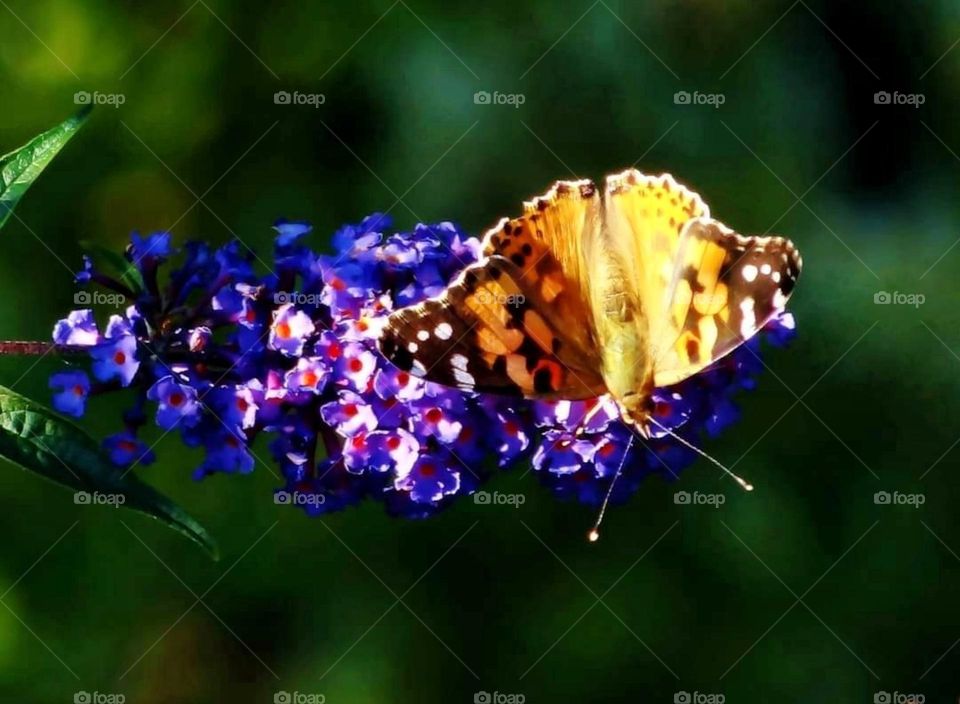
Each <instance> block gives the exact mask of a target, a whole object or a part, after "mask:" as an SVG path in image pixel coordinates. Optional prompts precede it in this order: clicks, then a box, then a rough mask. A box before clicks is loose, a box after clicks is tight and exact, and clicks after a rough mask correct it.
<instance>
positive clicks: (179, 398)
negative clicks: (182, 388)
mask: <svg viewBox="0 0 960 704" xmlns="http://www.w3.org/2000/svg"><path fill="white" fill-rule="evenodd" d="M183 401H184V397H183V394H182V393H180V392H179V391H174V392H173V393H172V394H170V398H169V399H168V402H169V403H170V405H171V406H174V407H176V406H179V405H181V404H182V403H183Z"/></svg>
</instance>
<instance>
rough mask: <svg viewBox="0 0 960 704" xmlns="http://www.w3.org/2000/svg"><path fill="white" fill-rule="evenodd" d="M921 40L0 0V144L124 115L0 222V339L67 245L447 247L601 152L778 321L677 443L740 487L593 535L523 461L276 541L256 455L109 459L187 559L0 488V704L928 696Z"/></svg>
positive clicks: (947, 9) (948, 311)
mask: <svg viewBox="0 0 960 704" xmlns="http://www.w3.org/2000/svg"><path fill="white" fill-rule="evenodd" d="M958 39H960V8H958V7H957V5H956V4H955V3H950V2H924V3H912V2H906V1H905V0H898V1H896V2H889V3H851V2H830V1H828V0H798V1H797V2H794V3H793V4H790V2H789V0H785V1H783V2H781V1H779V0H778V1H777V2H745V1H740V0H737V1H734V2H718V1H713V0H701V1H698V2H692V1H689V2H675V1H674V2H663V1H651V2H644V3H632V2H626V1H624V0H597V1H596V2H593V3H592V4H591V0H583V1H582V2H580V1H578V2H563V3H557V2H550V1H547V0H536V1H534V2H515V1H511V2H503V1H499V0H494V1H491V2H487V3H470V4H464V5H456V4H451V3H446V2H439V1H437V0H398V1H397V2H394V3H393V4H391V2H390V0H382V1H380V0H378V1H376V2H370V1H368V0H354V1H353V2H288V1H286V0H277V1H275V2H271V3H269V4H268V5H264V4H262V3H241V2H239V1H231V0H198V2H195V3H193V4H190V0H187V1H186V2H176V3H161V2H143V3H121V2H108V1H106V0H84V1H83V2H69V1H67V0H62V1H61V0H2V1H0V151H5V150H7V149H12V148H14V147H15V146H19V145H20V144H21V143H23V142H25V141H26V140H27V139H29V138H30V137H32V136H33V135H34V134H36V133H38V132H39V131H41V130H42V129H46V128H47V127H49V126H51V125H53V124H55V123H56V122H58V121H60V120H61V119H63V118H65V117H66V116H67V115H68V114H70V113H71V112H72V111H74V110H75V109H76V106H75V105H74V93H76V92H77V91H89V92H93V91H99V92H100V93H102V94H121V95H123V97H124V104H123V105H122V106H120V107H112V106H110V105H104V106H102V107H100V108H99V109H98V110H97V111H95V113H94V116H93V118H92V120H91V121H90V123H89V124H88V125H87V127H86V128H85V129H84V131H83V132H82V133H81V134H80V135H79V136H78V137H77V138H75V140H74V141H73V142H72V143H71V144H70V146H69V147H68V148H67V150H66V151H65V152H64V153H63V154H62V155H61V156H60V157H58V159H57V161H56V162H55V163H54V164H53V165H52V167H51V168H50V169H49V171H48V172H47V173H46V174H44V176H43V177H42V178H41V179H40V181H39V182H38V183H37V185H36V186H35V187H34V188H33V189H32V190H31V192H30V193H29V194H28V196H27V197H26V199H25V200H24V202H23V203H22V205H21V207H20V209H19V210H18V215H19V216H20V220H21V221H17V220H16V219H14V220H13V221H11V223H10V224H9V226H8V227H7V228H6V229H5V230H4V231H3V233H2V237H0V337H3V338H7V339H46V338H47V336H48V335H49V331H50V328H51V325H52V324H53V322H54V320H55V319H56V318H57V317H59V316H60V315H61V314H62V313H63V312H64V311H66V310H68V309H70V308H71V307H72V297H73V286H72V283H71V275H70V274H69V269H71V268H74V267H76V265H77V264H78V263H79V261H80V255H81V249H80V246H79V244H78V242H79V241H80V240H82V239H88V240H94V241H96V242H98V243H100V244H102V245H106V246H110V247H114V248H120V247H122V246H123V245H124V243H125V241H126V238H127V237H128V234H129V232H130V231H131V230H133V229H141V230H154V229H164V228H168V227H171V226H173V230H174V232H175V234H176V237H177V239H178V240H179V241H182V240H184V239H186V238H188V237H205V238H209V239H211V240H214V241H218V242H219V241H223V240H225V239H227V238H229V237H230V236H232V235H237V236H240V237H241V238H242V239H243V240H244V241H245V242H247V243H248V244H250V245H251V246H252V247H255V248H260V249H262V250H267V249H268V247H269V245H270V239H271V234H272V233H271V230H270V225H271V223H272V222H273V220H274V219H275V218H276V217H279V216H289V217H294V218H306V219H309V220H311V221H312V222H313V223H314V224H315V226H316V229H315V232H316V233H318V234H317V235H316V236H317V237H319V238H323V237H326V236H327V235H326V234H325V233H330V232H332V231H333V230H334V229H335V228H336V227H338V226H339V225H340V224H341V223H343V222H347V221H355V220H358V219H359V218H360V217H362V216H363V215H365V214H366V213H369V212H372V211H374V210H389V211H390V212H391V214H392V215H394V216H395V218H396V221H397V224H398V225H399V226H401V227H408V226H411V225H413V224H414V223H416V222H418V221H420V220H424V221H436V220H445V219H451V220H456V221H458V222H459V223H461V224H462V225H463V226H465V227H466V228H467V229H468V230H470V231H472V232H475V233H480V232H481V231H482V230H483V229H484V228H486V227H487V226H489V225H490V224H492V223H493V222H495V221H496V220H497V219H498V218H499V217H500V216H502V215H505V214H511V213H515V212H516V211H517V208H518V206H519V201H520V200H521V199H523V198H526V197H530V196H533V195H536V194H538V193H540V192H542V191H543V190H545V189H546V187H547V186H548V185H549V184H550V183H551V182H552V181H553V180H555V179H557V178H568V177H571V176H573V175H576V176H579V177H592V178H594V179H600V178H602V176H603V175H604V174H605V173H609V172H612V171H616V170H620V169H621V168H624V167H627V166H630V165H631V164H636V165H637V166H638V167H639V168H641V169H643V170H645V171H648V172H659V171H665V170H668V171H671V172H672V173H674V174H675V175H677V176H678V178H680V179H681V180H682V181H684V182H686V183H687V184H689V185H690V186H692V187H693V188H695V189H696V190H698V191H699V192H700V193H701V194H702V195H703V196H704V198H705V199H706V200H707V202H709V203H710V205H711V208H712V211H713V214H714V215H715V216H716V217H719V218H721V219H722V220H724V221H726V222H727V223H729V224H730V225H732V226H734V227H736V228H737V229H738V230H740V231H741V232H747V233H763V232H766V231H768V230H770V229H771V228H772V229H773V230H774V231H777V232H780V233H785V234H787V235H789V236H790V237H791V238H792V239H793V240H794V241H795V242H796V243H797V244H798V246H799V247H800V249H801V251H802V252H803V255H804V260H805V271H804V275H803V277H802V280H801V282H800V285H799V288H798V290H797V293H796V294H795V296H794V298H793V302H792V308H793V310H794V312H795V313H796V315H797V319H798V321H799V330H800V334H799V337H798V339H797V340H796V342H795V343H794V344H793V345H792V347H790V348H789V349H787V350H770V351H769V352H768V353H767V354H766V356H765V361H766V363H767V364H768V366H769V369H768V371H767V372H766V373H764V374H763V375H762V377H761V378H760V383H759V386H758V388H757V389H756V391H754V392H751V393H749V394H745V395H743V396H741V397H740V405H741V407H742V411H743V415H742V420H741V422H740V423H739V424H738V425H736V426H735V427H734V428H732V429H731V430H730V431H728V432H727V433H726V434H725V435H724V436H723V437H722V438H720V439H717V440H710V441H707V442H705V446H706V449H707V450H709V451H710V452H711V453H713V454H714V455H716V456H717V457H718V458H720V459H721V460H722V461H724V462H725V463H727V464H728V465H736V470H737V471H738V472H740V473H742V474H744V475H746V476H747V477H748V478H749V479H750V480H751V481H752V482H753V483H754V484H755V485H756V487H757V489H756V491H754V492H753V493H752V494H749V495H747V494H743V493H741V492H738V491H736V490H734V489H733V488H732V484H730V483H729V482H725V481H723V480H721V478H720V477H719V476H718V473H717V472H716V471H715V470H714V469H713V468H711V467H710V466H709V465H707V464H706V463H705V462H699V463H697V464H695V465H694V466H693V467H692V468H690V469H689V470H687V471H686V472H685V473H684V475H683V476H682V478H681V481H680V483H679V484H667V483H665V482H660V481H651V482H649V483H648V485H647V486H645V487H644V488H643V489H642V490H641V491H640V492H639V493H638V494H637V495H636V496H635V497H634V499H633V500H632V501H631V502H630V503H629V504H627V505H625V506H620V507H617V508H616V509H615V510H614V511H613V512H612V514H611V515H610V516H609V519H608V525H607V529H606V532H605V534H604V537H603V539H602V540H601V541H600V542H599V543H597V544H595V545H590V544H588V543H587V542H586V541H585V540H584V532H585V529H586V528H587V527H588V526H589V525H590V523H591V522H592V520H593V517H594V516H593V511H592V510H590V509H588V508H585V507H582V506H579V505H574V504H563V503H559V502H557V501H556V500H555V499H554V498H553V497H552V496H550V495H549V493H548V492H547V490H545V489H543V488H541V487H540V486H539V485H538V483H537V481H536V478H535V476H533V474H525V470H526V467H517V468H515V469H514V470H513V471H512V472H509V473H505V474H503V475H501V476H499V477H498V478H496V479H495V481H494V483H493V485H492V487H491V488H492V489H497V490H500V491H506V492H511V493H517V492H520V493H523V494H524V496H525V498H526V502H525V504H524V505H523V506H522V507H521V508H519V509H513V508H509V507H496V506H481V505H475V504H473V503H471V502H462V503H461V504H460V505H458V506H455V507H454V508H452V509H451V510H449V511H447V512H445V513H444V514H443V515H441V516H439V517H437V518H435V519H433V520H430V521H427V522H420V523H417V522H404V521H400V520H394V519H390V518H388V517H386V516H385V515H383V514H382V512H381V508H380V506H379V505H367V506H363V507H361V508H358V509H353V510H350V511H347V512H345V513H342V514H338V515H331V516H329V517H326V518H324V519H322V520H311V519H308V518H306V517H304V516H303V515H302V514H301V513H299V512H298V511H295V510H291V509H289V508H286V507H283V506H276V505H275V504H274V503H273V500H272V490H273V488H274V487H275V486H276V483H277V482H276V479H275V478H274V477H273V476H272V475H271V474H270V473H269V472H267V471H266V470H265V469H264V468H263V467H260V468H258V470H257V471H255V472H254V473H253V474H252V475H250V476H246V477H225V476H217V477H214V478H212V479H210V480H207V481H205V482H203V483H200V484H197V483H194V482H193V481H192V480H191V479H190V472H191V470H192V468H193V466H194V465H195V463H196V461H197V458H196V456H194V455H192V454H191V453H190V452H189V451H186V450H184V449H182V448H181V447H180V446H179V444H178V441H177V440H175V439H172V438H170V439H169V441H168V440H164V441H163V442H162V443H161V444H160V446H159V447H158V448H157V450H158V455H159V458H160V459H159V461H158V463H157V464H156V465H154V466H153V467H151V468H149V469H147V470H145V471H144V472H143V475H144V476H145V478H147V479H148V480H149V481H151V482H152V483H154V484H155V485H156V486H158V487H159V488H160V489H161V490H163V491H165V492H167V493H169V494H170V495H172V496H173V497H175V498H176V499H177V500H178V501H180V502H181V503H182V504H183V505H185V506H186V507H187V508H188V509H189V510H190V511H191V512H192V513H193V514H194V515H196V516H197V517H199V518H200V519H201V520H202V521H203V522H204V523H205V524H206V525H207V526H208V527H209V528H210V529H211V531H212V532H213V533H214V534H215V535H216V536H217V537H218V538H219V540H220V542H221V546H222V550H223V553H224V557H223V559H222V560H221V562H219V563H213V562H211V561H209V560H208V559H207V558H206V557H205V556H204V555H203V554H202V553H201V552H200V551H199V550H197V549H195V548H194V547H193V546H192V545H191V544H189V543H187V542H186V541H184V540H183V539H182V538H180V537H179V536H177V535H176V534H174V533H172V532H169V531H167V530H166V529H164V528H163V527H162V526H160V525H159V524H157V523H155V522H152V521H150V520H148V519H146V518H143V517H141V516H139V515H137V514H132V513H128V512H124V511H116V510H112V509H110V508H92V507H84V506H76V505H74V504H73V502H72V497H71V495H70V493H69V492H67V491H63V490H61V489H59V488H57V487H55V486H52V485H50V484H47V483H44V482H42V481H40V480H38V479H37V478H36V477H34V476H32V475H27V474H25V473H23V472H21V471H19V470H18V469H16V468H14V467H12V466H8V465H3V466H0V484H2V491H0V531H2V535H3V539H2V543H3V548H2V549H0V594H2V598H0V605H2V606H3V607H4V608H2V609H0V698H2V699H3V700H4V701H26V702H38V703H39V702H69V701H73V700H74V697H75V695H77V693H79V692H89V693H91V694H92V693H94V692H96V693H99V694H100V695H101V697H102V696H110V695H114V701H117V698H116V695H123V696H124V697H125V698H126V701H127V702H137V703H140V702H143V703H150V702H164V703H167V702H190V703H199V702H223V701H248V702H271V701H274V697H275V696H276V695H277V694H278V693H282V692H289V693H291V695H292V693H294V692H296V693H299V694H300V695H301V696H300V699H299V701H309V700H308V699H304V698H303V696H304V695H314V701H319V696H320V695H322V696H323V697H325V698H326V701H327V702H330V704H339V703H340V702H343V703H349V704H364V703H367V702H384V701H390V702H398V703H400V702H445V703H446V702H472V701H474V700H475V698H477V699H476V700H477V701H483V699H482V697H481V696H480V695H479V694H478V693H482V692H488V693H490V694H491V699H492V701H502V702H507V701H511V700H510V699H507V698H504V697H505V696H506V697H509V696H511V695H512V696H513V700H512V701H515V702H519V701H520V699H519V697H521V696H522V697H523V698H524V699H525V701H526V702H530V703H531V704H533V703H534V702H554V701H555V702H606V701H624V700H630V701H644V702H647V701H649V702H672V701H680V702H683V701H694V702H695V701H701V702H707V701H715V702H718V701H720V699H719V698H718V697H720V696H722V697H723V698H724V699H725V700H726V701H728V702H738V701H781V702H804V703H809V702H813V701H843V702H871V701H879V702H884V701H907V700H906V699H905V698H904V697H905V696H906V695H908V694H910V693H914V694H918V695H922V696H923V697H925V700H926V701H927V702H948V701H956V699H957V696H958V695H960V677H958V676H957V675H956V672H957V671H958V665H960V646H958V647H955V646H957V644H958V639H960V600H958V599H957V594H958V591H960V556H958V555H960V524H958V517H957V516H958V511H957V506H958V505H960V488H958V487H960V483H958V481H957V480H956V478H955V476H954V473H955V471H956V465H957V461H958V458H960V450H958V449H957V448H956V445H957V443H958V434H960V427H958V420H960V398H958V391H960V357H958V353H960V329H958V322H960V316H958V314H957V286H958V284H957V282H958V277H960V247H956V248H955V247H954V246H955V245H956V243H957V239H958V237H960V228H958V227H957V223H958V217H960V212H958V209H960V199H958V198H957V197H956V194H957V183H958V176H960V156H958V152H960V120H958V119H957V116H958V114H960V94H958V92H957V90H956V86H957V85H958V79H960V47H958V46H957V42H958ZM277 91H288V92H291V93H292V92H293V91H299V92H301V93H303V94H309V95H314V94H322V95H323V96H324V102H323V104H322V105H319V106H317V107H314V106H311V105H278V104H276V103H275V101H274V94H275V93H276V92H277ZM478 91H488V92H490V93H493V92H494V91H498V92H500V93H501V94H511V95H521V96H522V99H523V104H522V105H519V106H517V107H515V106H513V105H509V104H502V105H497V104H477V103H476V102H475V100H474V94H475V93H476V92H478ZM678 91H687V92H688V93H690V94H691V95H692V94H693V93H694V92H699V93H700V94H703V95H706V94H713V95H716V94H720V95H722V96H723V104H722V105H720V106H719V107H714V106H712V105H709V104H693V103H694V102H695V101H696V98H694V99H693V100H691V104H678V103H677V102H675V99H674V95H675V93H677V92H678ZM879 91H887V92H889V93H890V94H891V95H892V94H893V93H894V92H895V91H897V92H899V93H900V94H901V95H905V96H908V95H909V96H914V98H913V99H911V100H910V101H909V102H912V103H914V104H893V103H895V102H896V98H894V99H893V100H891V104H882V103H878V102H877V101H876V100H875V93H877V92H879ZM916 96H922V105H919V106H916V105H915V103H918V102H920V98H917V97H916ZM902 100H906V98H902ZM514 102H519V100H514ZM714 102H716V101H714ZM198 199H199V201H200V202H198ZM880 291H887V292H891V293H892V292H894V291H897V292H900V293H906V294H923V296H924V297H925V301H924V303H923V304H922V305H919V306H909V305H895V304H891V305H877V304H875V302H874V301H875V295H876V294H877V292H880ZM54 367H55V362H54V361H53V360H50V359H44V360H41V361H39V362H36V361H35V360H30V359H4V360H0V382H2V383H4V384H6V385H15V388H16V389H17V390H18V391H20V392H21V393H25V394H27V395H29V396H32V397H34V398H37V399H41V400H45V399H47V397H48V392H47V389H46V378H47V375H48V374H49V372H50V371H51V370H52V369H53V368H54ZM100 408H102V409H103V410H102V413H101V412H98V413H97V414H95V415H94V416H92V417H89V418H88V419H87V420H85V421H84V423H85V425H86V427H88V428H89V429H90V430H91V431H92V432H94V433H97V434H100V435H103V434H106V433H108V432H110V431H111V430H113V429H114V427H115V424H116V419H117V418H118V415H117V414H118V412H119V408H110V407H106V406H101V407H100ZM678 489H684V490H688V491H691V492H692V491H700V492H705V493H717V492H720V493H723V495H724V496H725V499H726V501H725V504H724V505H723V506H722V507H720V508H719V509H716V508H712V507H708V506H681V505H677V504H675V503H674V493H675V492H676V491H677V490H678ZM878 491H888V492H894V491H896V492H900V493H901V494H902V495H921V496H922V497H923V500H924V503H923V505H922V506H921V507H919V508H915V507H913V506H910V505H878V504H876V503H875V499H874V496H875V493H876V492H878ZM198 597H199V598H200V599H201V600H200V601H198ZM398 599H399V600H398ZM494 692H497V693H499V695H500V696H499V698H497V697H493V696H492V695H493V693H494ZM684 693H687V694H689V699H686V700H685V699H684ZM885 695H886V696H888V697H889V698H887V699H884V698H883V697H884V696H885ZM711 696H712V697H713V699H712V700H711V699H709V697H711ZM478 697H479V698H478ZM898 697H899V698H898ZM292 700H293V701H298V700H297V699H296V698H292ZM915 700H919V699H918V698H917V697H915ZM94 701H96V700H95V699H94ZM101 701H108V700H106V699H101Z"/></svg>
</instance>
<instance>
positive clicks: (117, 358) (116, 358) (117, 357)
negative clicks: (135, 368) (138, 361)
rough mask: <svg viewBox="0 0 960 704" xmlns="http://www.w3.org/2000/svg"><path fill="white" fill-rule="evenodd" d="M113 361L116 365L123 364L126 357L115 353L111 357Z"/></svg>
mask: <svg viewBox="0 0 960 704" xmlns="http://www.w3.org/2000/svg"><path fill="white" fill-rule="evenodd" d="M113 361H114V362H116V363H117V364H123V363H124V362H126V361H127V355H125V354H124V353H123V352H120V351H117V352H116V353H115V354H114V355H113Z"/></svg>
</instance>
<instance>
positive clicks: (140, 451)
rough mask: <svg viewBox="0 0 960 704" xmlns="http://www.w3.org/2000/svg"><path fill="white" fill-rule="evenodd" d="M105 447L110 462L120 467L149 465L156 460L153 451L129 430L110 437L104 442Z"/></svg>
mask: <svg viewBox="0 0 960 704" xmlns="http://www.w3.org/2000/svg"><path fill="white" fill-rule="evenodd" d="M103 447H104V449H105V450H106V451H107V455H108V456H109V457H110V461H111V462H113V463H114V464H115V465H117V466H118V467H129V466H131V465H133V464H141V465H148V464H151V463H152V462H153V461H154V460H155V459H156V456H155V455H154V453H153V451H152V450H151V449H150V448H148V447H147V446H146V445H145V444H144V443H143V442H141V441H140V440H139V439H138V438H137V436H136V435H134V434H133V433H132V432H131V431H129V430H124V431H123V432H120V433H117V434H115V435H111V436H109V437H108V438H106V439H105V440H104V441H103Z"/></svg>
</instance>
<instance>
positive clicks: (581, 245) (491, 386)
mask: <svg viewBox="0 0 960 704" xmlns="http://www.w3.org/2000/svg"><path fill="white" fill-rule="evenodd" d="M800 267H801V259H800V254H799V252H798V251H797V249H796V248H795V247H794V246H793V244H792V243H791V242H790V241H789V240H786V239H784V238H782V237H743V236H740V235H738V234H736V233H735V232H733V231H732V230H730V229H729V228H727V227H726V226H724V225H723V224H722V223H720V222H718V221H716V220H713V219H711V218H710V211H709V209H708V207H707V205H706V203H704V202H703V201H702V200H701V198H700V196H699V195H697V194H696V193H693V192H692V191H690V190H688V189H687V188H685V187H684V186H682V185H680V184H678V183H677V182H676V181H675V180H674V179H673V177H672V176H670V175H669V174H664V175H661V176H647V175H644V174H642V173H640V172H639V171H637V170H635V169H630V170H628V171H624V172H623V173H620V174H616V175H613V176H608V177H607V181H606V191H605V193H604V197H603V198H602V199H601V197H600V194H599V193H598V191H597V188H596V187H595V185H594V184H593V183H592V182H591V181H586V180H585V181H558V182H557V183H556V184H555V185H554V186H553V187H552V188H551V189H550V190H549V191H548V192H547V193H546V194H545V195H543V196H541V197H540V198H535V199H534V200H533V201H532V202H527V203H525V204H524V213H523V215H522V216H521V217H518V218H514V219H509V218H504V219H503V220H501V221H500V222H499V223H498V224H497V225H496V226H495V227H494V228H493V229H491V230H489V231H488V232H487V233H486V236H485V237H484V240H483V258H482V259H481V261H480V262H478V263H476V264H474V265H472V266H469V267H467V268H466V269H465V270H464V271H463V272H461V274H460V275H459V276H458V277H457V278H456V279H455V280H454V281H453V282H452V283H451V284H450V285H449V287H448V288H447V289H446V290H445V291H444V292H443V294H441V295H439V296H437V297H435V298H431V299H428V300H426V301H423V302H422V303H419V304H417V305H414V306H410V307H407V308H403V309H401V310H398V311H396V312H394V313H393V314H392V315H390V316H389V318H388V320H387V323H386V325H385V327H384V329H383V331H382V333H381V336H380V340H379V345H380V350H381V352H382V353H383V354H384V356H385V357H386V358H387V359H389V360H390V361H391V362H393V363H394V364H395V365H397V366H398V367H400V368H401V369H404V370H407V371H409V372H411V373H413V374H414V375H417V376H420V377H423V378H425V379H428V380H429V381H433V382H437V383H439V384H445V385H447V386H453V387H456V388H460V389H465V390H469V391H479V392H484V393H495V394H507V395H516V396H523V397H526V398H555V399H560V398H562V399H585V398H593V397H596V396H599V395H602V394H610V395H611V396H612V397H613V398H614V399H615V400H616V402H617V404H618V406H619V408H620V411H621V416H622V418H623V420H624V421H625V422H626V423H627V424H628V425H630V426H631V427H633V428H635V429H636V430H637V431H638V432H639V433H640V435H641V436H642V437H648V436H649V429H650V428H649V423H650V422H651V420H652V419H651V415H650V414H651V411H652V408H651V392H652V391H653V389H654V388H655V387H660V386H666V385H669V384H674V383H676V382H679V381H681V380H683V379H686V378H687V377H689V376H691V375H693V374H696V373H697V372H699V371H701V370H702V369H704V368H705V367H707V366H708V365H710V364H711V363H712V362H714V361H716V360H717V359H719V358H721V357H723V356H724V355H726V354H728V353H729V352H731V351H732V350H734V349H735V348H736V347H737V346H738V345H740V344H741V343H743V342H744V341H746V340H748V339H749V338H751V337H752V336H753V335H754V334H756V332H757V331H758V330H759V329H760V328H761V327H763V325H764V323H766V322H767V320H769V319H770V318H771V317H772V316H773V315H775V314H776V313H778V312H780V311H782V310H783V309H784V306H785V305H786V302H787V298H788V297H789V295H790V293H791V291H792V290H793V288H794V285H795V284H796V282H797V278H798V277H799V275H800Z"/></svg>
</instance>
